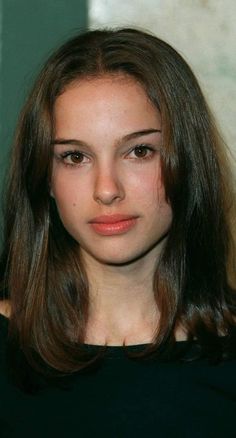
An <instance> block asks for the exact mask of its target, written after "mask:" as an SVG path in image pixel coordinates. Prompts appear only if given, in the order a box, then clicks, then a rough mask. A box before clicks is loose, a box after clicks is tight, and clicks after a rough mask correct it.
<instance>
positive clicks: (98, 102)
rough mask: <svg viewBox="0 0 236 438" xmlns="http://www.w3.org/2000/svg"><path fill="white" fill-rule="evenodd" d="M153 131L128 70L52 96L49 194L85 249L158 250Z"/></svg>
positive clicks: (103, 254)
mask: <svg viewBox="0 0 236 438" xmlns="http://www.w3.org/2000/svg"><path fill="white" fill-rule="evenodd" d="M160 131H161V118H160V114H159V113H158V111H157V110H156V109H155V108H154V106H153V105H152V104H151V102H150V101H149V100H148V97H147V95H146V93H145V92H144V90H143V88H142V87H141V85H139V84H138V83H137V82H136V81H135V80H134V79H132V78H127V77H125V76H118V75H117V76H104V77H102V78H97V79H96V78H95V79H90V80H81V81H79V82H78V83H73V84H71V85H70V86H69V87H68V88H67V89H66V90H65V92H64V93H63V94H61V95H60V96H59V97H58V99H57V101H56V104H55V141H54V143H55V145H54V158H53V172H52V180H51V194H52V196H53V197H54V198H55V202H56V205H57V208H58V212H59V215H60V217H61V220H62V222H63V224H64V227H65V228H66V230H67V231H68V232H69V234H71V236H73V238H74V239H75V240H76V241H77V242H78V243H79V244H80V248H81V252H82V254H83V253H84V255H85V256H86V254H87V255H89V256H90V257H91V256H92V258H94V259H96V260H97V261H99V262H101V263H103V264H124V263H128V262H132V261H135V260H137V259H140V258H142V257H146V256H147V254H149V253H150V251H151V252H152V253H153V254H154V256H155V257H156V256H158V255H159V252H160V248H161V246H162V244H163V242H164V238H165V236H166V235H167V233H168V230H169V227H170V224H171V220H172V212H171V208H170V205H169V204H168V203H167V202H166V199H165V189H164V187H163V182H162V175H161V163H160V145H161V132H160Z"/></svg>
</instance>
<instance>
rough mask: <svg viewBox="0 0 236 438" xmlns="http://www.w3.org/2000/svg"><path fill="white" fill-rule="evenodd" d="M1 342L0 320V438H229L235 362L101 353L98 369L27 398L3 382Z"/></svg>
mask: <svg viewBox="0 0 236 438" xmlns="http://www.w3.org/2000/svg"><path fill="white" fill-rule="evenodd" d="M6 336H7V320H6V318H4V317H2V316H0V437H1V438H2V437H4V438H5V437H9V438H13V437H14V438H16V437H17V438H21V437H29V438H32V437H33V438H39V437H40V438H55V437H56V438H70V437H78V438H80V437H81V438H86V437H93V438H97V437H105V438H106V437H109V438H132V437H134V438H139V437H140V438H141V437H142V438H149V437H158V438H172V437H179V438H218V437H219V438H236V421H235V419H236V360H228V361H225V362H222V363H220V364H218V365H210V364H209V363H208V361H207V360H206V359H198V360H194V361H183V360H179V359H174V360H173V361H172V362H163V361H160V360H159V361H158V360H152V361H151V360H149V361H145V362H143V361H141V362H140V361H139V362H137V361H135V362H134V361H133V360H131V359H128V358H127V357H126V355H125V353H124V350H123V347H108V348H107V352H106V355H105V359H104V361H103V363H102V365H101V366H100V367H99V368H98V369H97V370H95V371H92V372H90V373H75V374H74V375H73V377H70V378H64V383H65V385H64V387H55V386H53V385H51V386H48V387H45V388H44V389H41V390H40V391H38V392H37V393H35V394H27V393H24V392H23V391H21V390H20V389H19V388H17V387H16V386H14V384H13V383H11V382H10V381H9V379H8V378H7V370H6V357H5V347H6ZM183 346H184V342H177V343H176V351H177V350H178V349H179V348H183ZM142 347H143V346H141V345H140V346H133V347H127V348H129V349H131V350H132V349H133V350H135V349H140V348H142ZM192 348H194V345H193V347H192Z"/></svg>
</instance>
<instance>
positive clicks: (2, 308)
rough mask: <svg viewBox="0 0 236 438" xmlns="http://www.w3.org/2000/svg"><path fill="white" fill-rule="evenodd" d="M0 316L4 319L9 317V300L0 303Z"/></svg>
mask: <svg viewBox="0 0 236 438" xmlns="http://www.w3.org/2000/svg"><path fill="white" fill-rule="evenodd" d="M0 314H1V315H3V316H5V317H6V318H9V317H10V314H11V304H10V301H9V300H3V301H0Z"/></svg>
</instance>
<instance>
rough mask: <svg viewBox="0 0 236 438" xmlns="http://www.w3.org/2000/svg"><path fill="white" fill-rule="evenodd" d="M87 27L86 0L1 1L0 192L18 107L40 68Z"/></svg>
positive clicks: (2, 186) (2, 188)
mask: <svg viewBox="0 0 236 438" xmlns="http://www.w3.org/2000/svg"><path fill="white" fill-rule="evenodd" d="M86 28H87V1H86V0H0V146H1V154H0V191H1V193H2V191H3V190H4V175H5V172H6V167H7V160H8V155H9V154H8V152H9V148H10V145H11V143H12V138H13V135H14V129H15V125H16V121H17V118H18V114H19V111H20V108H21V106H22V104H23V102H24V99H25V96H26V94H27V92H28V90H29V89H30V87H31V84H32V81H33V80H34V78H35V76H36V74H37V73H38V71H39V69H40V66H41V65H42V64H43V62H44V61H45V60H46V58H47V57H48V56H49V55H50V53H51V51H52V50H53V49H54V48H55V47H57V46H58V45H60V44H61V43H62V42H63V41H64V40H65V39H66V38H69V37H70V36H72V35H74V34H75V33H78V32H79V31H83V30H85V29H86Z"/></svg>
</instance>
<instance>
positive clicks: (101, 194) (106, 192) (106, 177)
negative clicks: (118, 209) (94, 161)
mask: <svg viewBox="0 0 236 438" xmlns="http://www.w3.org/2000/svg"><path fill="white" fill-rule="evenodd" d="M93 197H94V200H95V201H96V202H98V203H100V204H104V205H110V204H113V203H114V202H115V201H116V202H119V201H121V200H122V199H124V197H125V191H124V187H123V185H122V183H121V180H120V178H119V177H118V175H117V173H116V171H115V169H114V168H108V167H106V168H104V167H103V169H99V170H98V172H97V175H96V180H95V185H94V196H93Z"/></svg>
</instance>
